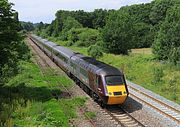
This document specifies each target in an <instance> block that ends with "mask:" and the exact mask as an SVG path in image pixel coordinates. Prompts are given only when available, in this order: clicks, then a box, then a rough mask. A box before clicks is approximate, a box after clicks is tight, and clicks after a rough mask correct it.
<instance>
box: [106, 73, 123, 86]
mask: <svg viewBox="0 0 180 127" xmlns="http://www.w3.org/2000/svg"><path fill="white" fill-rule="evenodd" d="M106 84H107V85H110V86H114V85H122V84H124V80H123V77H122V76H120V75H117V76H106Z"/></svg>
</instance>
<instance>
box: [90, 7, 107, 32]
mask: <svg viewBox="0 0 180 127" xmlns="http://www.w3.org/2000/svg"><path fill="white" fill-rule="evenodd" d="M92 15H93V20H92V24H93V28H95V29H97V28H103V27H104V26H105V24H106V18H107V16H108V11H107V10H103V9H95V10H94V12H92Z"/></svg>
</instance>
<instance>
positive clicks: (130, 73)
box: [50, 38, 180, 104]
mask: <svg viewBox="0 0 180 127" xmlns="http://www.w3.org/2000/svg"><path fill="white" fill-rule="evenodd" d="M50 39H51V40H52V41H54V42H56V43H58V44H60V45H65V43H66V42H62V41H57V40H55V39H53V38H50ZM68 48H71V49H72V50H74V51H76V52H80V53H82V54H84V55H87V48H82V47H74V46H71V47H68ZM99 60H100V61H103V62H105V63H107V64H110V65H112V66H115V67H117V68H121V69H123V71H124V73H125V75H126V78H127V79H128V80H130V81H132V82H134V83H137V84H140V85H141V86H143V87H145V88H147V89H149V90H152V91H154V92H155V93H157V94H160V95H161V96H164V97H165V98H167V99H170V100H172V101H174V102H176V103H178V104H180V85H179V84H180V67H177V66H174V65H172V64H169V63H165V62H159V61H156V60H154V57H153V54H152V53H151V49H142V50H141V49H139V50H132V52H131V53H130V54H129V55H128V56H123V55H113V54H104V56H103V57H102V58H100V59H99Z"/></svg>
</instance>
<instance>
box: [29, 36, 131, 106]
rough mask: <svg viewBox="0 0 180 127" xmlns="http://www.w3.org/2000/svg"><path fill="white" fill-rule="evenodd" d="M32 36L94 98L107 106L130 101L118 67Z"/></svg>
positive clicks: (122, 75)
mask: <svg viewBox="0 0 180 127" xmlns="http://www.w3.org/2000/svg"><path fill="white" fill-rule="evenodd" d="M29 37H30V39H31V40H32V41H33V42H34V43H35V44H36V45H37V46H39V47H40V49H41V50H43V51H44V52H45V53H46V54H47V55H48V56H49V57H50V58H51V59H52V60H53V61H54V62H55V63H56V64H57V65H58V66H59V67H61V68H62V69H63V70H64V71H65V72H66V73H67V74H68V75H69V76H70V77H71V78H73V79H74V80H75V81H76V83H77V84H79V85H80V87H82V88H83V89H84V90H85V91H86V92H87V93H88V94H90V95H91V97H92V98H93V99H95V100H97V101H99V102H101V104H103V105H116V104H123V103H124V102H125V100H126V99H127V97H128V94H129V92H128V89H127V84H126V81H125V77H124V74H123V73H122V72H121V71H120V70H118V69H117V68H115V67H112V66H110V65H108V64H105V63H103V62H100V61H97V60H96V59H94V58H91V57H87V56H84V55H82V54H80V53H75V52H73V51H71V50H70V49H67V48H65V47H63V46H59V45H57V44H55V43H53V42H49V41H47V40H45V39H42V38H40V37H38V36H36V35H30V36H29Z"/></svg>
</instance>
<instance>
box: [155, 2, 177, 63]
mask: <svg viewBox="0 0 180 127" xmlns="http://www.w3.org/2000/svg"><path fill="white" fill-rule="evenodd" d="M179 35H180V6H179V5H175V6H174V7H172V8H171V9H169V10H168V11H167V15H166V18H165V21H164V22H163V23H162V25H161V26H160V31H159V32H158V36H157V38H156V40H155V43H154V45H153V49H154V54H155V55H156V57H157V58H158V59H160V60H166V59H168V60H169V61H170V62H173V63H174V64H177V61H179V60H180V36H179Z"/></svg>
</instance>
